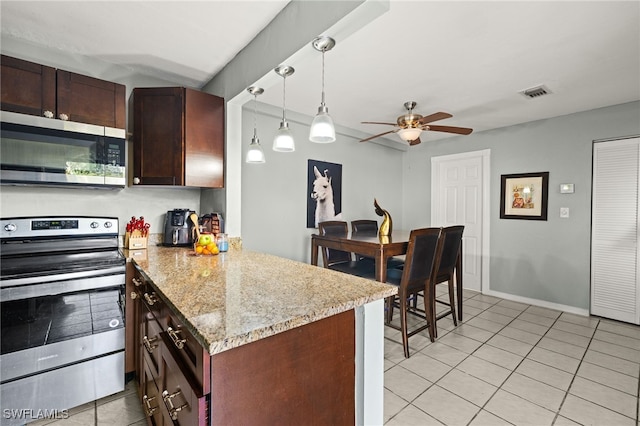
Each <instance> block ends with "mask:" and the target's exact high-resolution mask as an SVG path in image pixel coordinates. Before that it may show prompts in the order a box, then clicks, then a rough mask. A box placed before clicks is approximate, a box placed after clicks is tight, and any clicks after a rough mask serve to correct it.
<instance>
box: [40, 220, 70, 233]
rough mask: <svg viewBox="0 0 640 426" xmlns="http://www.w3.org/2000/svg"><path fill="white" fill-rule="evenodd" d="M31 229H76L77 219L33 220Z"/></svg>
mask: <svg viewBox="0 0 640 426" xmlns="http://www.w3.org/2000/svg"><path fill="white" fill-rule="evenodd" d="M31 229H32V230H34V231H39V230H42V229H78V221H77V220H33V221H31Z"/></svg>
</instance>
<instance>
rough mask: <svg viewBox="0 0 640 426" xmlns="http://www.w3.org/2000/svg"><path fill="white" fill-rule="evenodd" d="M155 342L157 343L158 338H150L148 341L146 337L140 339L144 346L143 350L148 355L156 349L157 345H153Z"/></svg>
mask: <svg viewBox="0 0 640 426" xmlns="http://www.w3.org/2000/svg"><path fill="white" fill-rule="evenodd" d="M157 341H158V336H156V337H152V338H151V339H149V338H148V337H147V336H144V337H143V338H142V343H143V344H144V348H145V349H146V350H147V352H149V353H151V352H153V350H154V349H155V348H157V347H158V345H157V344H155V345H154V343H155V342H157Z"/></svg>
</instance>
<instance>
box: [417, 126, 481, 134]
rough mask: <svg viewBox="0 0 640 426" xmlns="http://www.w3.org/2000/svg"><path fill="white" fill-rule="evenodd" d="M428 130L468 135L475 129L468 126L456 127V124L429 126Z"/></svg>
mask: <svg viewBox="0 0 640 426" xmlns="http://www.w3.org/2000/svg"><path fill="white" fill-rule="evenodd" d="M426 130H432V131H434V132H446V133H457V134H459V135H468V134H470V133H471V132H473V129H469V128H468V127H454V126H431V125H429V126H427V128H426Z"/></svg>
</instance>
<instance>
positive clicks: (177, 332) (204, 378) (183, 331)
mask: <svg viewBox="0 0 640 426" xmlns="http://www.w3.org/2000/svg"><path fill="white" fill-rule="evenodd" d="M164 313H165V315H164V316H163V319H164V322H165V324H166V328H165V329H164V331H165V334H166V339H165V344H166V346H168V347H169V348H170V352H171V353H172V354H173V356H174V358H175V359H176V362H178V363H180V365H181V366H182V367H183V368H184V369H185V370H186V372H188V373H189V374H190V375H191V376H192V377H193V379H194V380H195V383H194V386H195V387H197V389H198V390H199V391H200V392H202V393H203V394H207V393H209V391H210V373H209V372H210V371H211V370H210V364H211V356H210V355H209V353H208V352H207V351H206V350H205V349H204V348H203V347H202V345H201V344H200V343H199V342H198V341H197V340H196V339H195V337H194V336H193V334H191V332H190V331H189V330H188V329H187V328H186V327H185V326H184V324H183V323H182V321H180V320H179V319H178V318H177V316H176V315H175V314H174V313H173V312H172V311H171V310H170V309H168V308H166V309H165V311H164Z"/></svg>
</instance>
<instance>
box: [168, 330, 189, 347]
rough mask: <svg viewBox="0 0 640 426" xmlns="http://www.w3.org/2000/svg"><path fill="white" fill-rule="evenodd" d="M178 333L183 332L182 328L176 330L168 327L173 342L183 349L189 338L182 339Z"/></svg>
mask: <svg viewBox="0 0 640 426" xmlns="http://www.w3.org/2000/svg"><path fill="white" fill-rule="evenodd" d="M178 333H182V330H174V329H173V328H171V327H167V334H168V335H169V337H171V340H172V341H173V344H174V345H176V348H178V349H182V348H184V344H185V342H186V341H187V339H181V338H180V336H178Z"/></svg>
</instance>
